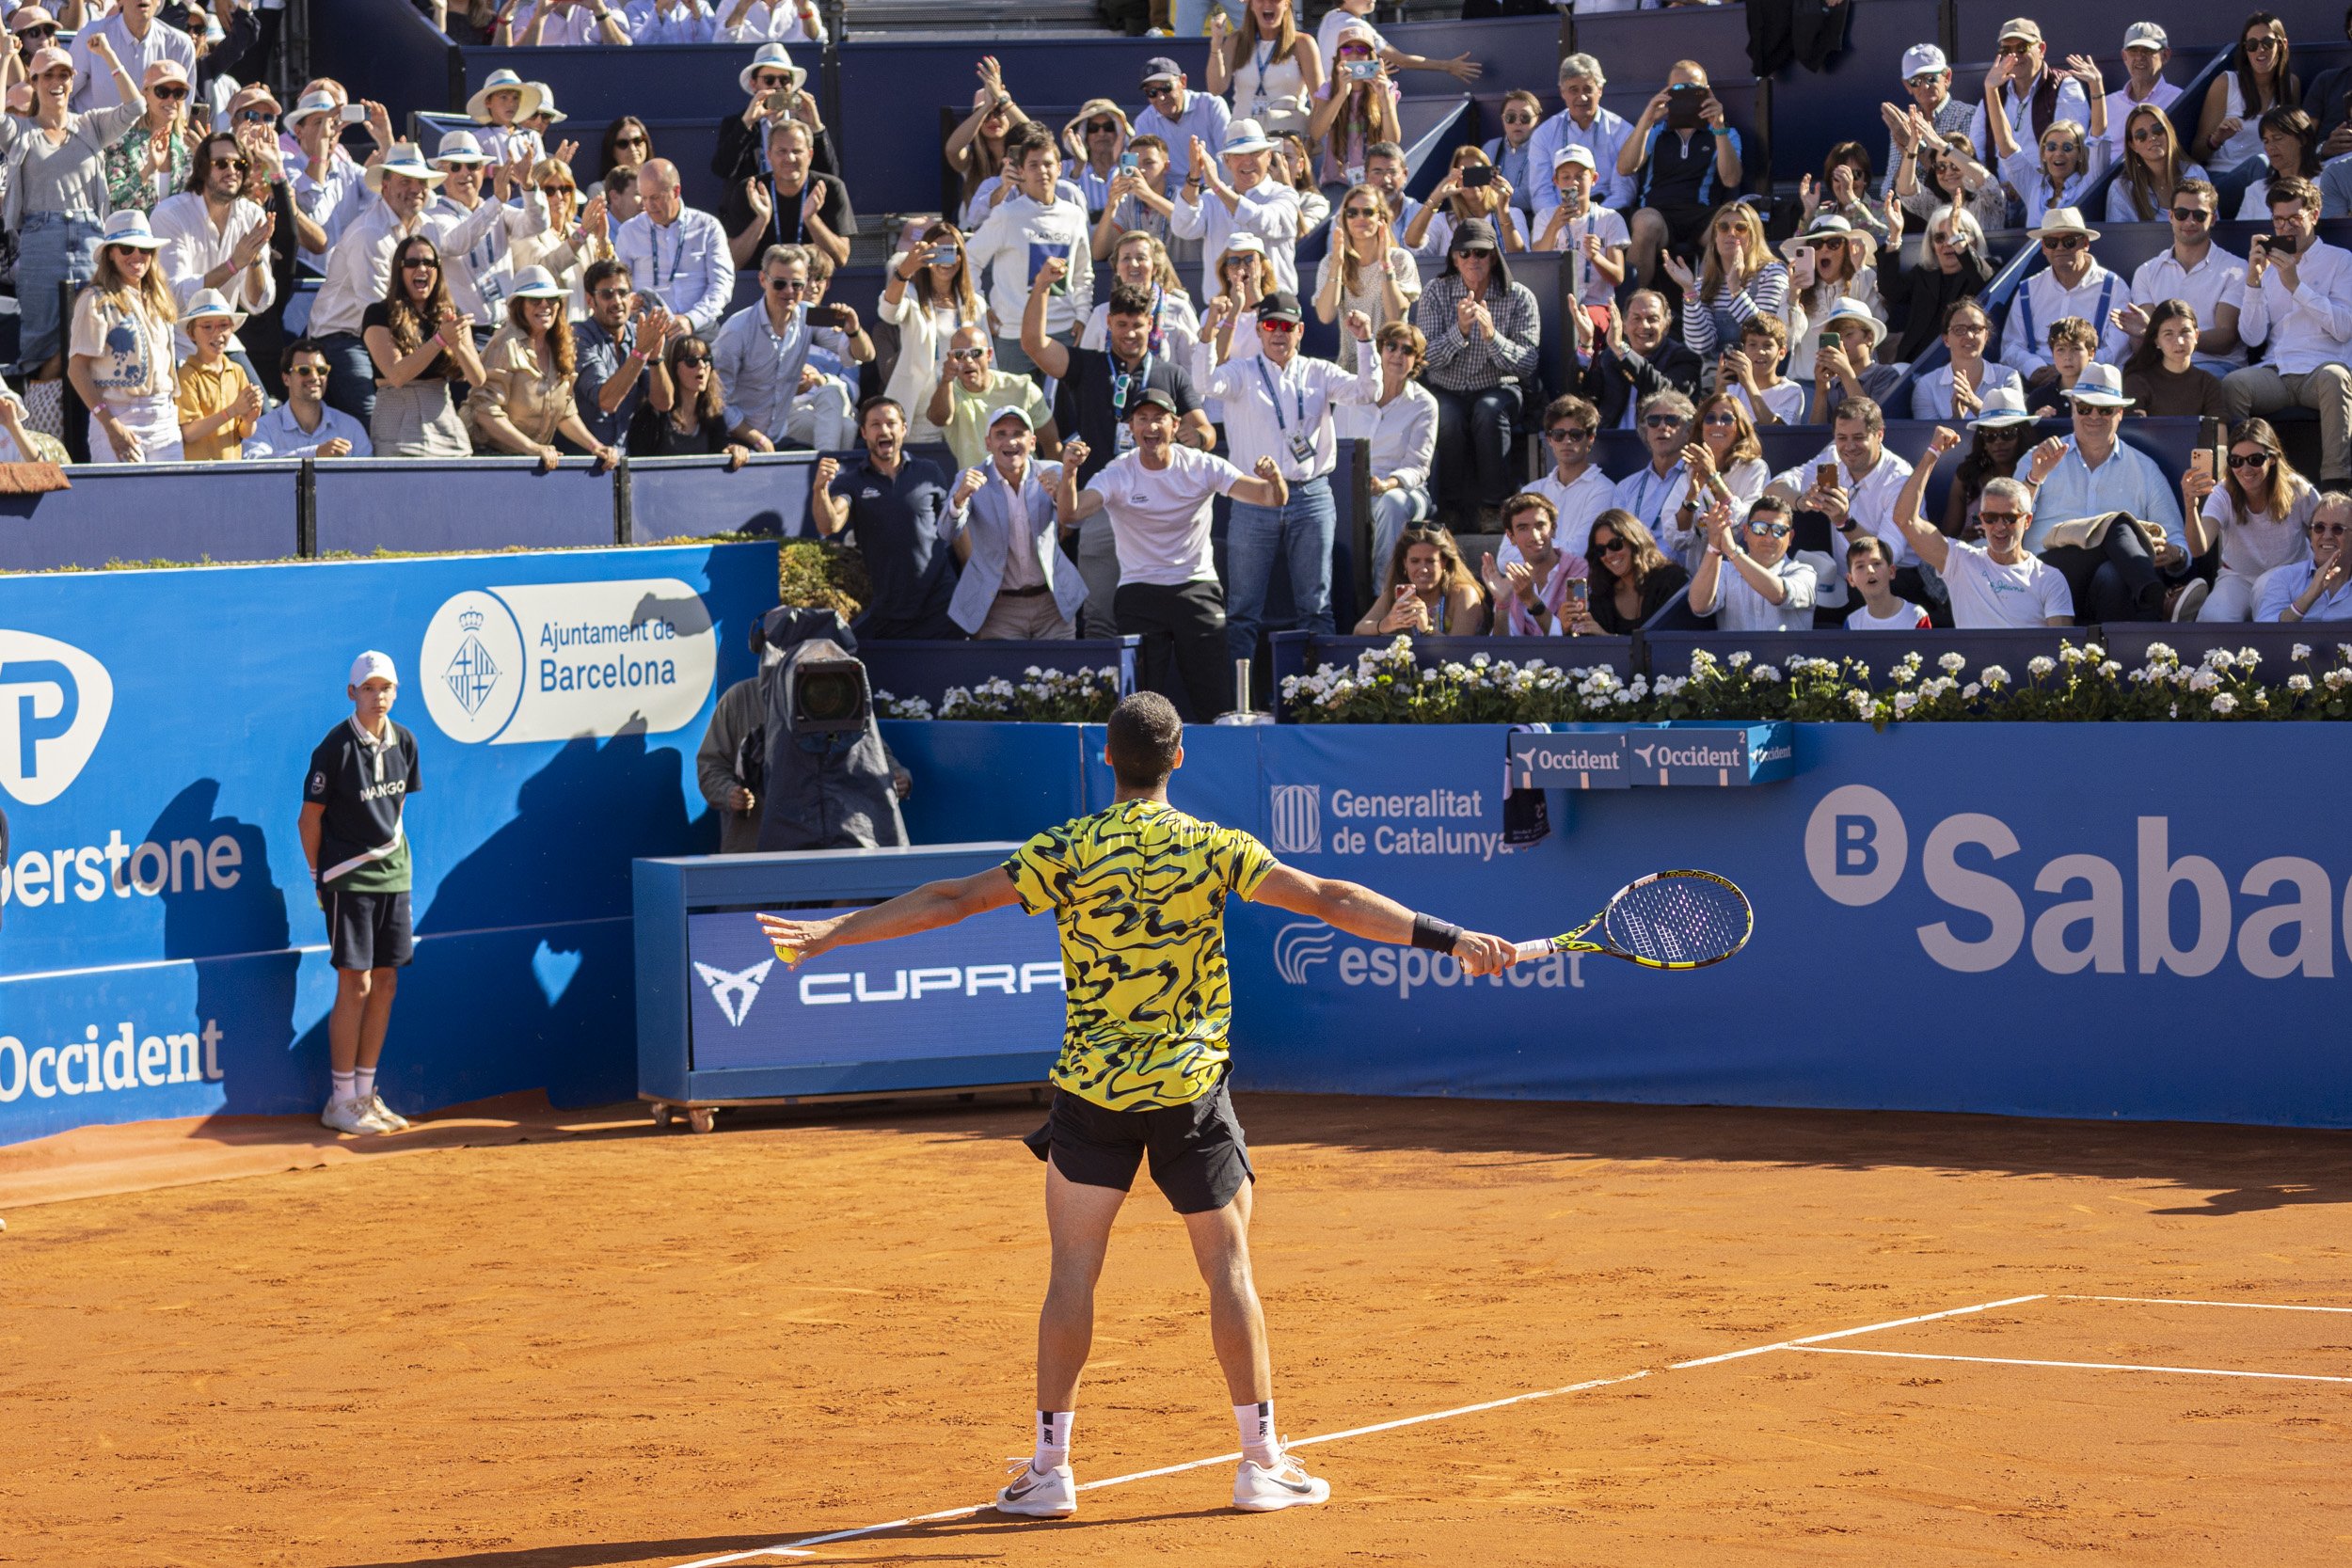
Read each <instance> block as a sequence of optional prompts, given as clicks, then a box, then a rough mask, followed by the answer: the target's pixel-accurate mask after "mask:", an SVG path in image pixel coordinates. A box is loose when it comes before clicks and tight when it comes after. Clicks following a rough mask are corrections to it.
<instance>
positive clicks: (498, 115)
mask: <svg viewBox="0 0 2352 1568" xmlns="http://www.w3.org/2000/svg"><path fill="white" fill-rule="evenodd" d="M538 112H539V89H538V88H537V87H532V85H531V84H530V83H529V82H526V81H524V80H523V79H522V78H521V77H520V76H517V75H516V74H515V73H514V72H513V71H506V70H502V69H501V70H499V71H492V72H490V74H489V75H487V76H485V78H483V82H482V85H481V86H480V87H476V88H474V90H473V96H472V97H470V98H469V99H467V100H466V118H467V119H470V120H472V121H473V123H474V139H475V140H476V141H478V142H479V143H481V145H482V150H483V151H484V152H485V154H486V155H487V156H488V157H489V159H490V161H491V162H492V163H494V164H503V163H509V162H512V161H513V160H514V159H515V158H516V156H517V155H518V153H519V152H520V150H522V149H523V148H524V147H526V146H528V147H529V148H530V149H531V157H532V162H534V163H535V162H537V161H538V160H539V159H541V158H544V157H546V156H547V155H548V150H547V148H546V146H545V145H544V144H543V143H541V141H540V140H539V133H538V132H536V131H533V130H532V129H531V127H529V126H528V125H525V124H524V123H523V121H524V120H527V119H530V118H531V117H532V115H535V114H537V113H538Z"/></svg>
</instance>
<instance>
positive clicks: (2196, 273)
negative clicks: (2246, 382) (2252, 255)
mask: <svg viewBox="0 0 2352 1568" xmlns="http://www.w3.org/2000/svg"><path fill="white" fill-rule="evenodd" d="M2218 200H2219V198H2218V197H2217V194H2216V193H2215V191H2214V188H2213V185H2212V184H2211V183H2210V182H2207V181H2204V180H2185V181H2183V182H2181V183H2180V184H2179V185H2177V186H2175V187H2174V189H2173V192H2172V197H2171V199H2170V201H2169V204H2168V206H2167V208H2166V211H2165V217H2166V220H2167V221H2168V222H2169V223H2170V224H2171V225H2172V245H2171V247H2170V248H2169V249H2168V250H2165V251H2163V252H2161V253H2159V254H2158V255H2155V256H2152V257H2150V258H2149V259H2148V260H2147V261H2143V262H2141V263H2140V266H2139V270H2138V271H2137V272H2135V273H2133V274H2132V302H2131V303H2130V304H2129V305H2127V306H2125V307H2124V308H2123V310H2122V315H2121V316H2120V317H2119V318H2118V324H2119V325H2121V326H2122V329H2123V335H2124V337H2125V339H2126V340H2127V341H2130V343H2131V344H2132V348H2133V351H2134V352H2135V353H2137V351H2138V349H2139V348H2140V346H2141V345H2142V343H2143V342H2144V341H2145V340H2146V338H2147V335H2148V317H2149V311H2150V309H2153V307H2154V306H2156V305H2158V304H2160V303H2162V302H2163V301H2165V300H2168V299H2178V300H2185V301H2186V302H2187V303H2188V305H2189V306H2190V307H2191V308H2192V309H2194V310H2195V311H2196V313H2197V320H2198V321H2199V322H2200V323H2201V329H2200V331H2199V334H2198V340H2197V354H2196V360H2197V364H2198V365H2199V367H2200V368H2201V369H2204V370H2208V371H2211V372H2213V373H2214V374H2216V375H2227V374H2229V373H2230V372H2232V371H2233V370H2236V369H2238V368H2239V367H2240V366H2242V365H2244V364H2245V363H2246V348H2245V345H2244V344H2242V343H2241V342H2239V341H2238V330H2237V327H2238V307H2239V305H2240V303H2241V301H2242V300H2243V298H2244V295H2245V292H2246V264H2245V261H2243V259H2241V258H2239V257H2236V256H2233V255H2231V254H2230V253H2229V252H2228V251H2226V250H2223V249H2222V248H2221V247H2220V246H2218V245H2215V244H2214V243H2213V224H2214V216H2215V214H2216V213H2217V211H2218V208H2217V202H2218Z"/></svg>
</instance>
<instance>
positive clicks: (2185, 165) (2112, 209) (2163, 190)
mask: <svg viewBox="0 0 2352 1568" xmlns="http://www.w3.org/2000/svg"><path fill="white" fill-rule="evenodd" d="M2122 142H2123V150H2122V154H2121V156H2122V160H2123V167H2122V172H2121V173H2119V174H2117V175H2116V177H2115V179H2114V180H2113V182H2110V183H2109V184H2108V186H2107V221H2108V222H2109V223H2155V222H2158V221H2160V220H2162V219H2164V218H2166V217H2168V216H2169V215H2170V214H2171V210H2172V201H2173V197H2174V195H2175V194H2176V193H2177V192H2178V191H2179V190H2180V188H2181V187H2182V186H2183V185H2184V184H2185V183H2187V182H2190V181H2195V182H2198V183H2200V184H2202V183H2204V182H2205V170H2204V168H2203V166H2201V165H2199V164H2196V163H2193V162H2191V161H2190V160H2189V158H2188V157H2187V155H2186V154H2185V153H2183V152H2182V150H2181V143H2180V139H2179V138H2178V137H2177V136H2175V135H2173V134H2172V120H2171V117H2170V116H2169V115H2167V114H2166V113H2165V112H2164V111H2163V110H2162V109H2156V108H2150V107H2148V106H2146V105H2142V106H2141V107H2139V108H2137V109H2134V110H2132V111H2131V114H2130V117H2129V123H2128V124H2126V125H2125V126H2124V128H2123V133H2122ZM2264 215H2265V216H2267V215H2268V214H2264Z"/></svg>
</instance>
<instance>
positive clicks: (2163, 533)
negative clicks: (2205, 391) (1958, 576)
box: [2025, 364, 2188, 624]
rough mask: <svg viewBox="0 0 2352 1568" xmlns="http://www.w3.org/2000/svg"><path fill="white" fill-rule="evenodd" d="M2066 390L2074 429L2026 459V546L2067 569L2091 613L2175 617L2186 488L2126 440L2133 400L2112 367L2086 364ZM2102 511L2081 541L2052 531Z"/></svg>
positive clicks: (2184, 562)
mask: <svg viewBox="0 0 2352 1568" xmlns="http://www.w3.org/2000/svg"><path fill="white" fill-rule="evenodd" d="M2066 397H2067V402H2068V404H2070V405H2071V407H2072V409H2073V421H2074V435H2073V436H2071V437H2070V436H2051V437H2050V438H2049V439H2048V440H2046V441H2044V442H2042V444H2041V445H2040V446H2038V447H2036V448H2035V449H2034V450H2033V452H2032V455H2031V456H2030V457H2029V458H2028V459H2027V461H2026V483H2029V484H2031V485H2033V486H2034V522H2033V525H2032V526H2031V527H2030V528H2028V529H2027V530H2026V537H2025V546H2026V549H2028V550H2032V551H2034V552H2036V553H2037V554H2039V555H2040V556H2041V557H2042V560H2044V561H2045V562H2049V563H2050V564H2051V565H2053V566H2055V567H2057V568H2058V570H2059V571H2061V572H2063V573H2065V574H2066V578H2067V581H2068V582H2070V583H2072V584H2073V585H2074V602H2075V604H2076V605H2077V606H2078V607H2084V608H2087V610H2088V611H2089V613H2090V618H2091V619H2092V620H2094V621H2097V622H2100V623H2102V624H2104V623H2106V622H2109V621H2155V620H2165V619H2169V617H2170V611H2171V610H2172V600H2174V599H2177V598H2178V596H2179V595H2180V594H2182V593H2183V592H2185V589H2186V585H2187V578H2186V577H2185V573H2186V572H2187V570H2188V551H2187V548H2186V540H2187V533H2186V531H2185V527H2184V524H2183V522H2182V518H2181V493H2180V491H2179V490H2178V489H2176V488H2175V487H2174V486H2173V485H2172V483H2170V482H2169V481H2168V480H2167V479H2166V478H2165V477H2164V471H2163V470H2162V469H2160V468H2158V467H2156V464H2155V460H2154V459H2153V458H2152V457H2150V456H2149V455H2148V454H2147V453H2145V452H2143V451H2139V450H2138V449H2137V447H2133V446H2130V445H2128V444H2126V443H2125V442H2124V441H2123V440H2122V438H2121V431H2122V422H2123V410H2124V409H2126V408H2128V407H2130V406H2131V404H2132V400H2131V399H2130V398H2128V397H2126V396H2124V395H2123V377H2122V374H2121V373H2120V372H2117V370H2116V368H2115V367H2114V366H2113V365H2095V364H2094V365H2086V366H2084V367H2083V372H2082V378H2081V379H2080V380H2079V381H2077V382H2075V383H2074V386H2073V387H2071V388H2068V389H2067V393H2066ZM2097 518H2106V519H2109V524H2108V526H2107V527H2106V528H2098V527H2093V528H2091V529H2090V531H2089V532H2088V534H2087V536H2086V537H2085V538H2083V539H2082V540H2080V541H2075V540H2073V539H2069V540H2067V541H2065V542H2063V543H2060V542H2058V541H2056V540H2054V539H2053V538H2052V537H2051V532H2052V530H2054V529H2055V528H2056V527H2057V526H2058V524H2060V523H2074V522H2080V521H2084V520H2087V519H2097ZM2126 523H2128V524H2129V525H2130V526H2128V527H2127V526H2122V525H2124V524H2126Z"/></svg>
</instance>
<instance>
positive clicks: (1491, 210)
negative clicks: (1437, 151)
mask: <svg viewBox="0 0 2352 1568" xmlns="http://www.w3.org/2000/svg"><path fill="white" fill-rule="evenodd" d="M1465 218H1485V219H1486V221H1487V222H1488V223H1490V224H1492V225H1494V230H1495V233H1496V234H1497V235H1498V236H1499V237H1500V238H1501V239H1502V248H1503V249H1504V250H1505V251H1513V250H1525V249H1526V248H1527V226H1526V225H1525V224H1523V223H1521V222H1520V221H1519V211H1518V208H1516V207H1514V206H1512V205H1511V182H1509V181H1507V180H1505V179H1503V178H1502V171H1501V170H1499V169H1497V168H1496V167H1495V166H1494V161H1493V160H1492V159H1490V158H1488V157H1487V156H1486V149H1485V148H1483V147H1472V146H1470V145H1469V144H1468V143H1465V144H1464V145H1462V146H1460V147H1457V148H1455V149H1454V158H1453V162H1452V166H1450V167H1449V168H1448V169H1447V171H1446V177H1445V178H1444V179H1443V180H1440V181H1439V182H1438V188H1437V189H1436V190H1434V191H1431V192H1430V193H1429V202H1428V205H1426V206H1424V207H1423V208H1422V210H1421V211H1420V212H1418V213H1415V214H1413V221H1412V222H1410V223H1408V224H1406V226H1405V235H1404V239H1405V243H1406V245H1409V246H1411V247H1412V248H1413V249H1414V250H1415V251H1418V252H1420V253H1421V254H1422V255H1431V254H1438V255H1442V254H1443V253H1444V252H1445V249H1446V247H1447V246H1448V245H1452V244H1453V241H1454V230H1455V229H1456V228H1457V227H1459V226H1460V224H1461V222H1462V220H1463V219H1465Z"/></svg>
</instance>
